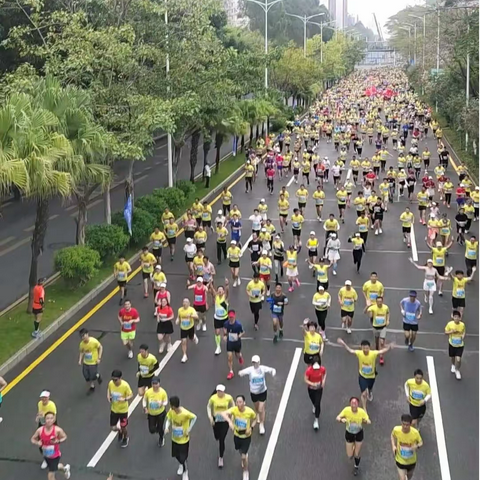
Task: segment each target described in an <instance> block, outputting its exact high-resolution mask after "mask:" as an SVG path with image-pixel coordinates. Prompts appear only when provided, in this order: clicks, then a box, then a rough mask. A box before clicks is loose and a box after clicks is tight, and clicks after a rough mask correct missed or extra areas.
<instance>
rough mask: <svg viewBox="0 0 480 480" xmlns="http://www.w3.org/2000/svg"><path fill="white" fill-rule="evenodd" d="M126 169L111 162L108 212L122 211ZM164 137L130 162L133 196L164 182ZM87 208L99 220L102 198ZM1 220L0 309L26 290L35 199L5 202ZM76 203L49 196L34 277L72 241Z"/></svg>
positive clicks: (183, 168) (186, 166)
mask: <svg viewBox="0 0 480 480" xmlns="http://www.w3.org/2000/svg"><path fill="white" fill-rule="evenodd" d="M189 147H190V145H189V144H188V143H187V145H186V146H185V147H184V148H183V151H182V156H181V159H180V162H179V167H178V176H177V178H179V179H188V178H189V176H190V162H189V156H190V148H189ZM231 149H232V142H231V140H229V141H226V142H225V143H224V145H223V147H222V149H221V155H222V156H224V155H226V154H227V153H229V152H231ZM214 159H215V149H214V148H212V149H211V150H210V152H209V155H208V161H209V163H210V164H212V162H214ZM202 169H203V144H202V142H200V144H199V148H198V162H197V166H196V169H195V173H196V174H198V173H201V172H202ZM127 171H128V162H117V164H116V165H115V178H114V185H116V187H115V188H113V189H112V192H111V207H112V213H113V212H116V211H119V210H122V209H123V206H124V203H125V192H124V188H123V185H124V179H125V175H126V173H127ZM167 172H168V170H167V139H166V138H162V139H160V140H159V141H158V142H157V144H156V146H155V149H154V152H153V155H152V156H150V157H149V158H147V159H146V160H145V161H144V162H136V163H135V166H134V179H135V195H136V196H137V197H139V196H142V195H146V194H148V193H151V192H152V190H153V189H155V188H161V187H165V186H167V185H168V173H167ZM87 208H88V222H89V224H94V223H102V222H103V221H104V202H103V196H102V195H100V196H96V197H92V200H91V201H90V204H89V206H88V207H87ZM2 211H3V218H1V219H0V271H2V272H4V275H2V279H0V289H1V290H2V295H1V297H0V311H1V310H3V309H4V308H5V307H7V306H8V305H10V304H11V303H12V302H14V301H15V300H16V299H17V298H19V297H21V296H22V295H23V294H25V293H26V292H27V291H28V276H29V272H30V260H31V249H30V244H31V237H32V232H33V227H34V224H35V203H34V202H33V201H30V200H23V201H21V202H14V201H10V202H7V203H6V204H4V206H3V209H2ZM76 212H77V209H76V206H75V204H74V203H72V202H71V201H66V202H62V201H61V200H60V199H56V200H53V201H52V203H51V207H50V217H49V218H50V221H49V224H48V230H47V235H46V239H45V246H44V247H45V248H44V252H43V254H42V255H41V257H40V258H39V276H49V275H51V274H52V273H53V256H54V254H55V251H56V250H58V249H61V248H64V247H68V246H71V245H75V232H76V224H75V218H74V217H75V216H76Z"/></svg>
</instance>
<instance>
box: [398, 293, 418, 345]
mask: <svg viewBox="0 0 480 480" xmlns="http://www.w3.org/2000/svg"><path fill="white" fill-rule="evenodd" d="M400 311H401V313H402V317H403V332H404V334H405V345H407V346H408V351H409V352H413V351H414V350H415V348H414V347H413V344H414V343H415V340H416V338H417V332H418V321H419V320H420V318H422V313H423V307H422V304H421V303H420V302H419V301H418V300H417V292H416V291H415V290H410V292H409V295H408V297H405V298H404V299H402V300H401V302H400Z"/></svg>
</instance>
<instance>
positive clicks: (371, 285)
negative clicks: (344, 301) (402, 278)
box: [362, 272, 385, 306]
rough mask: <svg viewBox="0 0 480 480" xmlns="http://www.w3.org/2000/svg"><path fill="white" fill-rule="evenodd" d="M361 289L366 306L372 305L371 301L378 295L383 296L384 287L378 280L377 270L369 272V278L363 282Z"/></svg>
mask: <svg viewBox="0 0 480 480" xmlns="http://www.w3.org/2000/svg"><path fill="white" fill-rule="evenodd" d="M362 291H363V296H364V297H365V303H366V304H367V306H370V305H372V303H374V302H375V300H376V299H377V297H379V296H380V297H383V294H384V291H385V288H384V286H383V284H382V282H380V281H379V280H378V274H377V272H372V273H371V274H370V280H367V281H366V282H365V283H364V284H363V288H362Z"/></svg>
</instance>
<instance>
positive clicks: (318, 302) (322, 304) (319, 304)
mask: <svg viewBox="0 0 480 480" xmlns="http://www.w3.org/2000/svg"><path fill="white" fill-rule="evenodd" d="M317 290H318V291H317V292H316V293H315V294H314V295H313V299H312V304H313V306H314V307H315V314H316V316H317V322H318V326H319V327H320V335H322V338H323V341H324V342H328V339H327V336H326V333H325V328H326V326H325V321H326V319H327V315H328V309H329V308H330V306H331V303H332V297H331V296H330V294H329V293H328V292H326V291H325V289H324V288H323V286H322V285H320V286H319V287H318V289H317Z"/></svg>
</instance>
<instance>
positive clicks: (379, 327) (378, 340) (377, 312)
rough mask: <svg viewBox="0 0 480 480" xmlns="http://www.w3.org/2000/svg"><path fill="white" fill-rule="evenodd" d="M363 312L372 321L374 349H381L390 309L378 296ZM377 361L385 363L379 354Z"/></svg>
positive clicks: (385, 335)
mask: <svg viewBox="0 0 480 480" xmlns="http://www.w3.org/2000/svg"><path fill="white" fill-rule="evenodd" d="M364 313H366V314H367V315H368V316H369V317H370V321H371V323H372V327H373V338H374V340H375V350H383V348H384V346H385V338H386V337H387V327H388V325H389V324H390V309H389V308H388V306H387V305H385V304H384V303H383V297H381V296H378V297H377V298H376V299H375V304H373V305H370V306H366V307H365V310H364ZM379 363H380V365H383V364H384V363H385V360H384V358H383V355H381V354H380V355H379Z"/></svg>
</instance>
